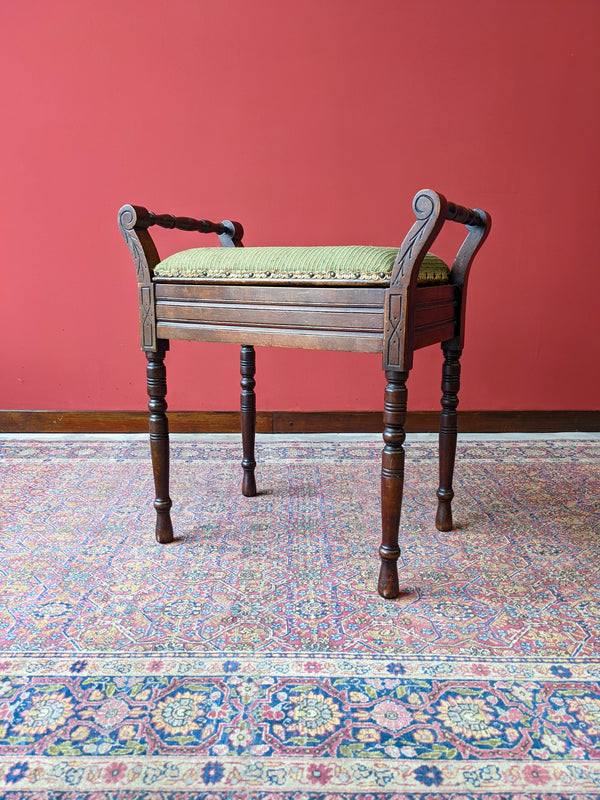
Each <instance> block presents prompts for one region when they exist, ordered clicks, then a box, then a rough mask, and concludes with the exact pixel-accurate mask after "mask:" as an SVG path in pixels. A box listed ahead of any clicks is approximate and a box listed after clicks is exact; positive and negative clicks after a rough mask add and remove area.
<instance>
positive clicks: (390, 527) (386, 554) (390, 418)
mask: <svg viewBox="0 0 600 800" xmlns="http://www.w3.org/2000/svg"><path fill="white" fill-rule="evenodd" d="M385 377H386V379H387V386H386V388H385V399H384V405H383V441H384V443H385V446H384V448H383V453H382V457H381V523H382V525H381V528H382V533H381V547H380V548H379V555H380V556H381V568H380V571H379V583H378V586H377V591H378V592H379V594H380V595H381V596H382V597H386V598H390V599H391V598H394V597H398V595H399V593H400V588H399V585H398V564H397V561H398V558H399V556H400V548H399V547H398V531H399V528H400V512H401V510H402V491H403V489H404V448H403V446H402V445H403V443H404V439H405V438H406V437H405V433H404V423H405V421H406V398H407V390H406V379H407V378H408V372H395V371H393V370H386V373H385Z"/></svg>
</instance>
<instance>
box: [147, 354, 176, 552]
mask: <svg viewBox="0 0 600 800" xmlns="http://www.w3.org/2000/svg"><path fill="white" fill-rule="evenodd" d="M168 349H169V342H168V341H167V340H165V339H159V340H158V341H157V342H156V351H154V352H146V358H147V359H148V366H147V368H146V375H147V379H148V396H149V397H150V402H149V404H148V410H149V411H150V452H151V454H152V469H153V471H154V488H155V491H156V499H155V501H154V508H155V509H156V541H158V542H160V543H161V544H166V543H167V542H172V541H173V525H172V524H171V515H170V511H171V505H172V503H171V498H170V497H169V422H168V420H167V415H166V413H165V412H166V410H167V403H166V401H165V396H166V394H167V372H166V370H165V364H164V359H165V353H166V351H167V350H168Z"/></svg>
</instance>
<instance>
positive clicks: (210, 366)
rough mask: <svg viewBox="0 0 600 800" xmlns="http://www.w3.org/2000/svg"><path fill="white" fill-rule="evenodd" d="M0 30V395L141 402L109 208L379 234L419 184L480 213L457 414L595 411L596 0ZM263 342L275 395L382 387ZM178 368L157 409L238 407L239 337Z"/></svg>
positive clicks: (379, 240)
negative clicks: (484, 226) (487, 227)
mask: <svg viewBox="0 0 600 800" xmlns="http://www.w3.org/2000/svg"><path fill="white" fill-rule="evenodd" d="M0 29H1V30H2V47H1V48H0V69H1V73H2V76H3V89H2V99H1V102H0V114H1V119H2V124H1V125H0V137H1V139H2V147H1V154H0V159H1V171H0V174H1V176H2V188H1V190H0V226H1V230H0V248H1V249H0V259H1V270H2V291H1V297H0V304H1V307H0V324H1V326H2V329H3V334H2V341H3V347H2V350H1V351H0V359H1V375H2V382H1V388H0V407H2V408H22V409H28V408H48V409H53V408H54V409H113V408H114V409H135V408H142V407H144V406H145V403H146V397H145V383H144V370H145V366H144V365H145V359H144V358H143V355H142V354H141V353H140V351H139V347H138V322H137V309H136V288H135V277H134V270H133V266H132V264H131V262H130V257H129V253H128V252H127V250H126V248H125V245H124V244H123V242H122V240H121V238H120V235H119V233H118V230H117V226H116V212H117V210H118V208H119V206H120V205H122V204H123V203H126V202H131V203H138V204H141V205H146V206H147V207H148V208H150V209H152V210H155V211H157V212H174V213H178V214H184V215H193V216H205V217H208V218H209V219H215V220H219V219H222V218H224V217H230V218H233V219H239V220H240V221H242V222H243V224H244V226H245V228H246V231H247V234H246V243H247V244H248V245H260V244H305V245H308V244H347V243H358V244H363V243H364V244H368V243H375V244H385V245H387V244H399V243H400V241H401V240H402V238H403V236H404V233H405V231H406V229H407V228H408V226H409V225H410V224H411V221H412V216H411V209H410V203H411V200H412V197H413V195H414V194H415V192H416V191H417V190H418V189H420V188H424V187H431V188H435V189H438V190H439V191H442V192H444V193H445V194H446V195H447V196H448V197H449V199H451V200H454V201H456V202H459V203H464V204H472V205H475V206H478V207H482V208H485V209H488V210H490V211H491V213H492V215H493V218H494V227H493V231H492V235H491V237H490V239H489V240H488V243H487V244H486V246H485V248H484V250H483V251H482V253H481V255H480V256H479V260H478V262H476V264H475V267H474V270H473V273H472V280H471V284H470V301H469V306H470V307H469V318H468V334H467V349H466V352H465V356H464V383H463V391H462V406H461V407H462V408H471V409H592V408H598V407H599V405H598V399H599V396H600V392H599V379H598V364H599V363H600V358H599V356H600V351H599V347H600V346H599V342H600V322H599V320H600V314H598V286H599V280H598V275H599V274H600V271H599V269H598V264H597V255H596V254H597V252H598V245H597V236H596V233H597V227H598V208H599V199H600V198H599V182H598V161H599V155H598V154H599V146H598V142H599V141H600V130H599V128H600V126H599V115H600V112H599V103H598V96H599V79H598V76H599V74H600V71H599V69H598V67H599V63H598V61H599V59H598V41H597V31H598V30H599V29H600V3H598V2H597V0H485V1H484V2H480V3H473V2H472V0H468V2H467V0H455V1H454V2H452V3H449V2H447V0H429V2H427V3H422V2H418V0H411V1H410V2H409V1H408V0H318V1H317V0H302V1H301V2H293V1H292V0H252V2H248V0H226V1H225V2H218V3H217V2H208V0H168V2H167V0H143V1H142V0H102V1H101V2H100V0H53V1H52V2H47V0H19V2H14V3H8V2H6V3H2V4H0ZM161 233H162V235H161V239H160V241H161V242H162V243H164V244H163V248H162V253H163V255H166V254H167V253H168V252H171V251H174V250H176V249H178V248H180V247H183V246H187V244H189V246H192V245H193V244H195V241H196V240H195V238H194V237H193V236H192V235H191V234H187V236H186V235H185V234H181V233H173V232H161ZM442 254H444V251H442ZM258 359H259V374H258V379H259V384H258V392H259V407H261V408H263V409H281V410H283V409H327V408H329V409H375V408H379V407H380V405H381V392H382V386H383V384H382V379H381V368H380V359H379V358H378V357H377V356H368V355H357V354H331V353H312V352H310V351H289V350H275V349H273V350H269V349H265V350H260V351H259V352H258ZM439 362H440V354H439V351H438V349H437V348H430V349H428V350H425V351H422V352H421V353H419V354H418V356H417V359H416V369H415V371H414V372H413V374H412V376H411V379H410V383H409V396H410V402H411V407H412V408H413V409H428V408H435V407H437V405H438V398H439ZM167 363H168V366H169V378H170V394H169V401H170V407H171V408H180V409H185V408H191V409H194V408H195V409H228V408H235V407H236V405H237V399H238V362H237V348H235V347H230V346H226V345H204V344H188V343H177V342H176V343H174V344H173V347H172V350H171V353H170V354H169V357H168V362H167Z"/></svg>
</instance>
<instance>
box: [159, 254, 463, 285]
mask: <svg viewBox="0 0 600 800" xmlns="http://www.w3.org/2000/svg"><path fill="white" fill-rule="evenodd" d="M397 255H398V248H396V247H364V246H351V247H199V248H196V249H194V250H183V251H182V252H180V253H176V254H175V255H172V256H169V257H168V258H165V260H164V261H161V262H160V263H159V264H158V265H157V266H156V269H155V270H154V274H155V275H156V277H158V278H193V279H198V280H206V281H212V280H218V281H228V282H232V283H238V282H240V281H244V282H252V283H255V282H259V283H264V282H269V283H271V282H284V283H289V282H290V281H307V282H312V283H314V282H316V281H317V282H321V281H324V282H327V283H337V284H339V283H344V284H347V283H353V284H355V283H369V284H374V283H375V284H377V283H378V284H386V283H388V282H389V280H390V275H391V273H392V267H393V266H394V261H395V260H396V256H397ZM448 272H449V270H448V267H447V266H446V264H444V262H443V261H442V260H441V259H440V258H438V257H437V256H434V255H432V254H431V253H428V254H427V255H426V256H425V258H424V260H423V264H422V265H421V269H420V271H419V283H446V282H447V281H448Z"/></svg>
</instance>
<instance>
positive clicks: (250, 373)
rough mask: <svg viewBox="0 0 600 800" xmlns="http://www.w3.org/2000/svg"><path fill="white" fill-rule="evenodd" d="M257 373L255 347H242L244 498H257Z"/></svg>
mask: <svg viewBox="0 0 600 800" xmlns="http://www.w3.org/2000/svg"><path fill="white" fill-rule="evenodd" d="M255 373H256V356H255V353H254V347H252V346H251V345H242V351H241V353H240V374H241V376H242V381H241V386H242V394H241V398H240V399H241V403H240V405H241V412H242V448H243V451H244V459H243V461H242V467H243V468H244V477H243V480H242V494H243V495H244V497H255V496H256V479H255V477H254V470H255V469H256V461H255V460H254V434H255V432H256V395H255V394H254V387H255V386H256V381H255V380H254V375H255Z"/></svg>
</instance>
